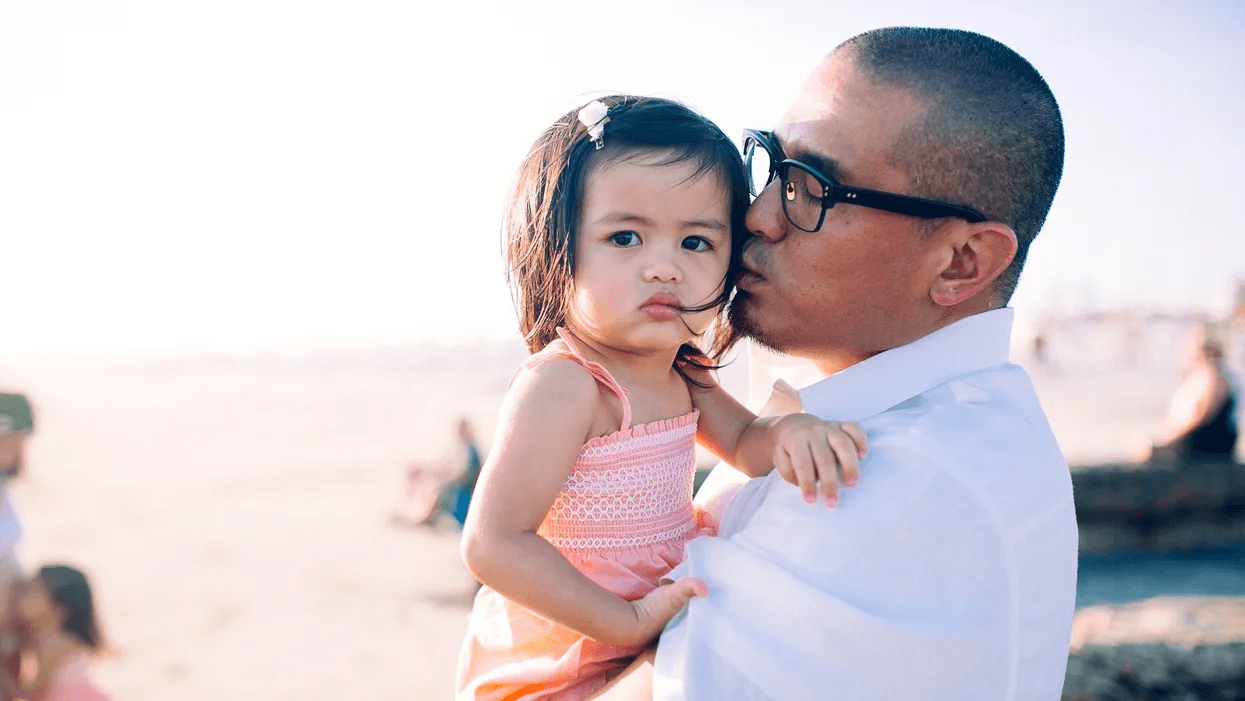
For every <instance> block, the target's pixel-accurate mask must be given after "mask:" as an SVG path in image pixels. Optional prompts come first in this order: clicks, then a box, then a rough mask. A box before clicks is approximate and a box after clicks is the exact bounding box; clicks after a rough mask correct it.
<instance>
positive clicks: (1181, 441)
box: [1150, 329, 1240, 460]
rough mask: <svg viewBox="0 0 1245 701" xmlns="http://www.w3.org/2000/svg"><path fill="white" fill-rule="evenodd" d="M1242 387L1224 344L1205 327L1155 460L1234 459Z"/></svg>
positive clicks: (1173, 402)
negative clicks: (1236, 377) (1227, 357)
mask: <svg viewBox="0 0 1245 701" xmlns="http://www.w3.org/2000/svg"><path fill="white" fill-rule="evenodd" d="M1239 404H1240V387H1239V386H1238V385H1237V381H1236V379H1235V378H1234V377H1233V374H1232V372H1231V370H1229V369H1228V364H1227V361H1226V360H1225V358H1224V351H1223V345H1222V344H1221V343H1220V342H1219V341H1218V339H1216V338H1215V337H1214V336H1213V334H1211V333H1210V332H1208V331H1206V330H1205V329H1203V330H1202V331H1201V333H1200V336H1199V339H1198V340H1196V341H1195V343H1194V344H1193V350H1192V353H1191V354H1190V357H1189V359H1188V361H1187V362H1186V363H1185V367H1184V369H1183V370H1182V371H1181V373H1180V386H1179V387H1177V388H1176V391H1175V393H1174V394H1173V395H1172V398H1171V401H1170V403H1169V405H1168V411H1167V418H1166V420H1165V421H1164V426H1163V429H1162V433H1161V434H1160V436H1159V439H1158V441H1157V442H1156V443H1155V444H1154V447H1153V448H1152V450H1151V452H1150V458H1151V459H1160V460H1163V459H1167V460H1182V459H1199V458H1230V457H1232V456H1233V455H1234V454H1235V452H1236V440H1237V434H1238V428H1237V427H1238V424H1237V419H1238V416H1237V412H1238V408H1239Z"/></svg>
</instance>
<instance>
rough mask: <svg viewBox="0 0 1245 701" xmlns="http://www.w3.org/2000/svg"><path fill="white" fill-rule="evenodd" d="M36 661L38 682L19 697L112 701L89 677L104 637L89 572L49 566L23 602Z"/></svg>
mask: <svg viewBox="0 0 1245 701" xmlns="http://www.w3.org/2000/svg"><path fill="white" fill-rule="evenodd" d="M19 606H20V609H21V614H22V617H23V618H25V619H26V623H27V625H28V626H29V628H30V631H31V636H32V638H33V640H32V641H31V642H32V646H33V652H34V657H35V661H36V665H37V671H36V674H35V678H34V681H33V682H31V684H30V685H29V686H27V687H25V688H24V689H22V690H21V691H20V692H19V693H18V694H17V696H18V697H19V698H23V699H29V700H30V701H108V697H107V696H105V695H104V693H103V692H102V691H100V690H99V688H98V687H96V686H95V685H94V684H93V683H91V680H90V679H89V678H88V677H87V674H86V666H87V662H88V661H89V660H90V657H91V655H92V654H93V653H95V652H97V651H99V649H100V647H101V644H102V639H101V637H100V633H99V625H98V624H97V623H96V620H95V603H94V601H93V599H92V597H91V587H90V585H89V584H87V581H86V576H85V575H83V574H82V573H81V572H79V571H78V570H76V569H74V568H72V567H66V566H65V565H46V566H44V567H41V568H40V569H39V572H38V573H37V574H36V575H35V576H34V578H32V579H31V580H30V582H29V583H28V584H27V586H26V591H25V593H24V594H23V595H22V598H21V601H20V604H19Z"/></svg>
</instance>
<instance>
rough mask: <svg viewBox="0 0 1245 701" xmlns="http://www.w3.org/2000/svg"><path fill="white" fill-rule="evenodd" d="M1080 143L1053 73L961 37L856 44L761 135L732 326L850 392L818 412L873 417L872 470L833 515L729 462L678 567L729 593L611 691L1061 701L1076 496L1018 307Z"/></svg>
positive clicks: (868, 39) (873, 35) (821, 404)
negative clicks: (1073, 143)
mask: <svg viewBox="0 0 1245 701" xmlns="http://www.w3.org/2000/svg"><path fill="white" fill-rule="evenodd" d="M1063 147H1064V143H1063V126H1062V122H1061V118H1060V114H1059V108H1058V106H1057V104H1056V102H1055V99H1054V96H1053V95H1052V94H1051V91H1050V89H1049V87H1048V86H1047V85H1046V83H1045V81H1044V80H1043V79H1042V77H1041V76H1040V75H1039V74H1038V72H1037V71H1036V70H1035V69H1034V68H1033V67H1032V66H1031V65H1030V64H1029V63H1028V62H1027V61H1025V60H1024V59H1023V58H1021V57H1020V56H1019V55H1017V54H1016V53H1015V52H1014V51H1012V50H1011V49H1009V48H1007V47H1006V46H1004V45H1002V44H1000V43H999V42H997V41H994V40H992V39H989V38H987V37H984V36H981V35H979V34H975V33H972V32H966V31H960V30H947V29H913V28H893V29H883V30H876V31H871V32H866V33H865V34H861V35H859V36H856V37H853V38H852V39H850V40H848V41H847V42H845V43H844V44H842V45H841V46H839V47H838V48H837V49H835V51H834V52H833V53H832V54H831V55H830V56H829V57H827V58H826V59H825V60H824V61H823V62H822V63H821V64H820V65H819V66H817V67H816V69H814V71H813V73H812V74H811V75H810V76H809V78H808V80H807V81H806V82H805V84H804V85H803V87H802V88H801V89H800V91H799V92H798V94H797V95H796V97H795V100H794V101H793V103H792V104H791V106H790V108H789V109H788V111H787V112H786V114H785V116H784V117H783V118H782V120H781V122H780V124H779V125H778V126H777V127H775V129H774V131H773V132H759V131H749V132H748V133H747V134H746V143H745V157H746V158H747V159H748V161H749V165H750V167H751V168H752V172H753V186H754V192H755V194H756V199H755V201H754V202H753V204H752V208H751V210H750V211H749V213H748V217H747V227H748V229H749V231H750V232H751V233H752V234H753V235H754V237H755V238H754V239H753V240H752V241H751V243H750V245H749V247H748V248H747V249H746V251H745V253H744V273H743V275H742V277H741V279H740V282H739V291H738V293H737V296H736V298H735V299H734V301H733V303H732V308H731V318H732V322H733V323H734V324H736V325H737V326H738V327H739V328H741V329H742V330H743V331H744V332H745V333H746V334H747V335H748V336H750V337H752V338H753V339H754V340H756V341H757V342H758V343H760V344H761V345H762V346H766V347H769V348H772V349H775V350H777V351H780V352H783V353H787V354H791V355H795V356H799V357H803V358H807V359H809V360H811V361H812V362H813V363H815V364H816V365H817V366H818V368H819V369H820V370H821V371H822V372H823V373H824V374H825V375H827V376H828V377H827V378H826V379H825V380H823V381H821V382H819V383H817V384H814V385H813V386H811V387H807V388H805V389H804V390H802V391H801V392H800V393H799V401H800V403H802V406H803V409H804V411H807V412H809V413H812V414H815V415H817V416H819V417H821V418H823V419H827V420H836V421H858V422H860V423H861V425H862V426H863V427H864V428H865V430H866V432H867V434H868V439H869V454H868V455H867V456H866V457H865V459H864V460H863V461H862V463H861V471H862V473H863V475H864V477H863V479H862V480H861V483H860V486H859V487H856V488H854V489H852V490H847V491H846V492H845V493H844V495H843V497H842V502H841V504H840V505H839V507H838V508H837V509H825V508H815V507H810V506H809V505H808V504H806V503H804V501H803V500H802V499H801V498H800V494H799V491H798V489H796V488H795V487H793V486H792V485H790V484H787V483H785V482H783V481H782V480H781V479H779V478H776V477H775V476H774V475H771V476H770V477H764V478H759V479H754V480H751V481H749V482H747V483H746V484H743V485H742V487H740V486H738V485H737V484H736V485H734V486H730V485H727V484H726V483H729V482H731V481H732V480H730V479H728V478H727V476H726V474H729V473H726V472H725V471H729V470H730V468H726V467H723V468H719V469H718V471H717V472H716V473H715V474H714V476H713V477H711V478H710V482H709V483H708V484H707V485H706V487H705V489H704V490H703V492H702V495H701V496H700V497H698V500H700V501H703V502H705V504H706V505H707V507H708V508H709V509H710V510H711V512H712V513H714V514H715V515H716V516H717V517H718V520H719V522H720V526H721V529H720V533H719V536H718V537H714V538H701V539H699V540H696V541H693V542H692V543H690V544H689V546H688V547H687V560H686V561H685V562H684V563H683V564H682V565H680V566H679V567H677V568H676V569H675V571H674V572H672V573H671V578H672V579H677V578H678V577H684V576H693V577H698V578H700V579H702V580H704V581H705V582H706V583H707V585H708V588H709V592H710V594H709V596H708V597H703V598H696V599H693V600H692V601H691V603H690V604H689V605H688V606H687V608H686V609H685V611H684V612H683V613H682V614H680V616H679V617H677V618H676V619H675V620H674V621H672V622H671V624H670V625H669V626H668V627H667V628H666V631H665V633H664V634H663V635H662V638H661V641H660V644H659V645H658V648H657V651H656V653H655V655H649V656H647V657H644V658H642V659H641V660H640V661H638V662H637V663H636V664H635V665H633V666H632V667H631V668H630V669H629V670H628V671H627V672H625V673H624V674H623V675H622V676H621V677H620V678H618V679H617V680H615V683H614V685H613V686H612V687H610V688H609V689H607V690H605V692H604V693H603V697H605V698H637V697H646V696H648V695H649V693H650V692H651V694H652V696H653V697H655V698H658V699H697V700H699V699H813V698H835V699H879V700H881V699H947V700H955V701H1005V700H1006V701H1019V700H1021V699H1035V700H1036V699H1056V698H1058V697H1059V694H1060V689H1061V687H1062V682H1063V673H1064V668H1065V666H1066V662H1067V652H1068V641H1069V637H1070V630H1071V624H1072V614H1073V608H1074V603H1075V588H1076V564H1077V531H1076V520H1075V514H1074V511H1073V504H1072V487H1071V480H1070V477H1069V474H1068V471H1067V466H1066V464H1065V462H1064V460H1063V457H1062V455H1061V453H1060V451H1059V448H1058V446H1057V445H1056V443H1055V439H1054V437H1053V435H1052V434H1051V431H1050V428H1049V426H1048V424H1047V422H1046V419H1045V416H1044V415H1043V412H1042V409H1041V407H1040V406H1039V404H1038V401H1037V398H1036V396H1035V394H1034V392H1033V388H1032V385H1031V384H1030V382H1029V379H1028V377H1027V376H1026V374H1025V372H1024V371H1023V370H1022V369H1021V368H1019V367H1018V366H1015V365H1012V364H1010V363H1009V362H1008V347H1009V336H1010V331H1011V322H1012V311H1011V310H1010V309H1008V308H1007V306H1006V305H1007V302H1008V300H1009V298H1010V297H1011V294H1012V292H1013V290H1014V289H1015V287H1016V283H1017V280H1018V278H1019V274H1020V271H1021V268H1022V266H1023V264H1024V260H1025V256H1026V254H1027V252H1028V249H1029V245H1030V244H1031V242H1032V241H1033V239H1034V237H1035V236H1036V235H1037V233H1038V231H1039V229H1040V228H1041V226H1042V224H1043V222H1044V220H1045V218H1046V214H1047V212H1048V211H1049V209H1050V205H1051V201H1052V199H1053V197H1054V194H1055V190H1056V188H1057V186H1058V183H1059V179H1060V175H1061V171H1062V166H1063ZM719 473H725V474H719ZM736 482H738V481H737V480H736Z"/></svg>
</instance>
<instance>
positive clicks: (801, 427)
mask: <svg viewBox="0 0 1245 701" xmlns="http://www.w3.org/2000/svg"><path fill="white" fill-rule="evenodd" d="M772 430H773V432H774V469H776V470H778V474H779V475H781V476H782V478H783V479H785V480H787V481H788V482H790V483H791V484H794V485H797V486H798V487H799V488H800V492H802V493H803V495H804V501H806V502H808V503H809V504H812V503H814V502H816V501H817V492H818V486H820V491H821V498H822V500H823V501H824V502H825V504H826V506H835V505H837V504H838V503H839V482H840V480H841V481H842V483H843V484H844V485H845V486H848V487H854V486H856V483H857V482H859V481H860V459H861V458H863V457H864V456H865V452H866V451H867V450H868V445H867V441H866V440H865V432H864V429H862V428H861V427H860V424H858V423H856V422H854V421H843V422H838V421H822V420H821V419H819V418H817V417H816V416H813V415H812V414H787V415H786V416H783V417H780V418H778V419H777V420H776V421H775V423H774V425H773V428H772Z"/></svg>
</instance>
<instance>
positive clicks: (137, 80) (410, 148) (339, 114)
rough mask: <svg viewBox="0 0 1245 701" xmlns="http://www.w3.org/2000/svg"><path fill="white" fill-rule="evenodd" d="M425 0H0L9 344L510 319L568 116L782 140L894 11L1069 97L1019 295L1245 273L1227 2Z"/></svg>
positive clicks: (1112, 293) (1240, 39)
mask: <svg viewBox="0 0 1245 701" xmlns="http://www.w3.org/2000/svg"><path fill="white" fill-rule="evenodd" d="M442 4H443V6H442V7H438V8H432V9H429V8H427V7H425V6H424V4H423V3H419V2H410V1H409V0H351V1H350V2H346V1H345V0H337V1H336V2H327V1H319V2H316V1H310V2H309V1H308V0H214V1H213V2H210V3H191V2H168V0H129V1H128V2H127V1H125V0H0V269H2V270H3V271H4V272H3V281H4V284H3V289H4V291H5V298H6V301H7V304H6V306H7V308H6V310H5V314H4V316H3V318H4V320H5V321H4V323H2V324H0V334H2V335H0V352H20V353H31V352H33V353H45V352H46V353H57V354H80V353H86V354H89V353H98V352H104V353H137V354H147V353H165V352H182V351H233V352H247V351H252V350H259V349H300V348H325V347H327V348H359V347H367V346H375V345H403V344H410V343H416V342H420V341H424V340H429V339H443V340H445V341H447V342H463V341H471V340H487V339H496V338H504V337H507V336H510V335H513V334H515V322H514V315H513V311H512V309H511V307H510V300H509V296H508V293H507V291H506V289H505V287H504V285H503V283H502V276H501V271H502V264H501V259H500V255H499V250H500V244H499V234H498V228H499V215H500V210H501V206H502V202H503V199H504V197H505V192H506V187H507V185H508V183H509V181H510V178H511V176H512V174H513V172H514V170H515V168H516V167H517V165H518V163H519V160H520V159H521V158H522V156H523V154H524V153H525V152H526V150H527V148H528V147H529V145H530V144H531V142H532V140H533V139H534V138H535V137H536V135H537V134H538V133H539V132H540V130H541V129H542V128H543V127H545V126H546V125H547V124H548V123H550V122H551V121H552V120H553V119H554V118H556V117H557V116H558V115H559V114H561V113H562V112H564V111H566V110H567V109H569V108H570V107H572V106H575V105H577V104H579V103H581V102H583V101H585V99H587V98H589V97H591V96H593V95H595V94H599V93H601V92H605V91H628V92H639V93H646V94H661V95H667V96H674V97H677V98H680V99H682V100H684V101H686V102H688V103H690V104H691V105H693V106H694V107H696V108H697V109H699V110H700V111H702V112H703V113H705V114H706V115H707V116H709V117H710V118H712V119H714V120H715V121H717V122H718V123H719V124H721V125H722V127H723V128H724V129H725V130H726V132H727V133H728V134H732V135H736V134H738V132H739V131H740V129H742V128H743V127H745V126H756V127H768V126H772V124H773V123H774V121H775V120H776V119H777V118H778V117H779V116H780V115H781V113H782V112H783V110H784V108H785V107H786V105H787V102H788V101H789V100H790V98H791V96H792V95H793V93H794V91H795V88H796V87H797V85H798V84H799V83H800V82H801V81H802V80H803V78H804V76H805V74H806V73H807V72H808V71H809V70H810V69H811V68H812V67H813V65H814V64H815V63H816V62H817V61H818V60H819V59H820V58H821V57H822V56H823V55H824V54H825V53H827V52H828V51H829V50H830V49H831V48H833V47H834V46H835V45H836V44H837V43H839V42H840V41H842V40H843V39H846V38H848V37H849V36H851V35H853V34H855V33H857V32H859V31H862V30H865V29H869V28H874V27H879V26H888V25H895V24H914V25H942V26H955V27H962V28H966V29H972V30H976V31H980V32H983V33H985V34H989V35H990V36H993V37H994V38H996V39H999V40H1001V41H1003V42H1004V43H1006V44H1008V45H1010V46H1011V47H1013V48H1014V49H1016V50H1018V51H1019V52H1020V53H1021V54H1022V55H1024V56H1025V57H1026V58H1028V59H1029V60H1030V61H1031V62H1032V63H1033V64H1034V65H1035V66H1037V68H1038V70H1039V71H1041V72H1042V73H1043V74H1044V75H1045V76H1046V78H1047V80H1048V81H1049V82H1050V84H1051V86H1052V88H1053V89H1054V91H1055V95H1056V97H1057V98H1058V99H1059V101H1060V104H1061V106H1062V109H1063V113H1064V119H1065V122H1066V128H1067V134H1068V152H1067V164H1066V169H1065V175H1064V180H1063V185H1062V187H1061V189H1060V192H1059V195H1058V196H1057V197H1056V199H1055V205H1054V209H1053V211H1052V213H1051V216H1050V219H1049V220H1048V222H1047V226H1046V229H1045V230H1044V231H1043V233H1042V235H1041V236H1040V237H1039V238H1038V240H1037V243H1036V244H1035V246H1034V249H1033V252H1032V255H1031V257H1030V262H1029V265H1028V268H1027V270H1026V274H1025V277H1024V279H1022V281H1021V286H1020V290H1019V291H1018V293H1017V295H1016V297H1015V298H1014V300H1013V302H1014V304H1015V305H1017V306H1018V307H1020V308H1021V309H1022V310H1025V309H1027V310H1030V311H1032V310H1037V309H1046V308H1049V307H1051V306H1053V305H1060V306H1062V308H1065V309H1067V308H1073V307H1077V306H1084V305H1093V306H1096V307H1098V308H1104V307H1117V306H1125V305H1149V306H1157V307H1161V308H1166V309H1177V308H1189V307H1204V308H1207V309H1210V310H1212V311H1223V310H1225V309H1226V308H1227V305H1228V303H1229V300H1230V297H1231V295H1232V285H1233V280H1234V279H1236V278H1237V277H1243V276H1245V231H1242V223H1241V222H1242V218H1241V214H1240V209H1241V207H1242V205H1243V204H1245V178H1243V177H1242V175H1241V172H1240V168H1241V164H1242V163H1245V138H1242V136H1241V134H1242V129H1245V4H1242V3H1240V2H1233V1H1231V0H1228V1H1224V2H1182V3H1169V2H1111V3H1097V4H1090V3H1083V2H1076V1H1068V0H1054V1H1050V2H1026V3H1023V4H1022V3H1002V2H993V1H991V2H984V1H983V2H961V3H958V4H956V5H955V6H953V7H948V3H930V2H925V1H924V0H921V1H917V0H895V1H893V2H850V3H849V2H842V1H831V0H796V1H794V2H784V3H777V4H775V3H763V4H762V3H761V2H754V3H746V4H745V3H742V2H738V1H737V0H726V1H722V0H702V1H700V2H681V1H679V0H638V1H631V0H628V2H588V1H584V2H578V3H572V2H544V3H542V2H496V3H491V2H485V3H467V2H464V3H449V2H445V3H442ZM450 5H454V7H450Z"/></svg>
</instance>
